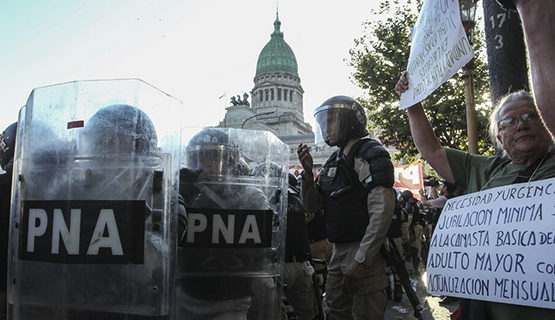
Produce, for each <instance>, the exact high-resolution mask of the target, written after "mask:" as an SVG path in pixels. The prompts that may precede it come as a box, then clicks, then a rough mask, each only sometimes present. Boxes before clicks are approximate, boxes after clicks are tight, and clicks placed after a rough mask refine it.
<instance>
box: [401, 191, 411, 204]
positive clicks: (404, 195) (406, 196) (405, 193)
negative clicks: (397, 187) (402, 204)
mask: <svg viewBox="0 0 555 320" xmlns="http://www.w3.org/2000/svg"><path fill="white" fill-rule="evenodd" d="M401 197H402V198H403V200H405V201H408V202H411V201H414V196H413V195H412V192H411V191H410V190H405V191H403V192H401Z"/></svg>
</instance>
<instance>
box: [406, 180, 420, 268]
mask: <svg viewBox="0 0 555 320" xmlns="http://www.w3.org/2000/svg"><path fill="white" fill-rule="evenodd" d="M401 197H402V198H403V201H404V207H405V211H406V212H407V215H408V221H409V235H410V240H409V243H408V248H409V252H408V253H409V254H410V257H411V261H412V266H413V270H414V273H415V274H414V276H415V277H416V278H418V277H419V276H420V262H421V261H422V259H421V254H422V224H423V216H422V214H421V213H420V208H418V204H417V203H416V199H415V198H414V196H413V194H412V192H411V191H410V190H405V191H403V192H401Z"/></svg>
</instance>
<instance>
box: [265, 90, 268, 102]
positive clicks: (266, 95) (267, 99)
mask: <svg viewBox="0 0 555 320" xmlns="http://www.w3.org/2000/svg"><path fill="white" fill-rule="evenodd" d="M265 91H266V101H268V89H266V90H265Z"/></svg>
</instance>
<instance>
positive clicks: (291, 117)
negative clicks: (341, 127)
mask: <svg viewBox="0 0 555 320" xmlns="http://www.w3.org/2000/svg"><path fill="white" fill-rule="evenodd" d="M303 94H304V90H303V88H302V86H301V78H300V77H299V73H298V65H297V59H296V58H295V54H294V53H293V50H292V49H291V47H290V46H289V45H288V44H287V42H285V40H284V37H283V32H281V21H279V15H278V14H277V13H276V20H275V21H274V32H273V33H272V34H271V38H270V41H269V42H268V43H267V44H266V45H265V46H264V48H263V49H262V51H261V52H260V55H259V56H258V61H257V63H256V74H255V76H254V88H253V89H252V90H251V92H250V98H251V99H250V100H251V102H249V101H248V98H249V97H248V96H247V94H246V93H245V94H244V96H243V99H241V97H240V96H237V98H235V97H232V99H231V104H232V105H231V106H229V107H227V108H226V115H225V118H224V120H223V121H221V122H220V125H219V126H220V127H230V128H244V129H253V130H266V131H271V132H272V133H274V134H275V135H276V136H277V137H279V138H280V139H281V140H282V141H283V142H285V143H286V144H288V145H289V147H290V153H291V157H290V163H291V164H292V165H293V166H294V165H295V164H298V163H299V161H298V158H297V152H296V150H297V146H298V145H299V144H300V143H305V144H307V145H309V146H312V147H311V151H312V154H313V157H314V163H315V168H316V167H318V164H322V163H323V162H325V160H326V159H327V157H328V156H329V154H330V153H331V152H332V151H331V149H330V148H329V147H327V146H326V147H325V148H316V147H314V133H313V131H312V127H311V126H310V124H308V123H306V122H304V114H303ZM299 167H300V166H299Z"/></svg>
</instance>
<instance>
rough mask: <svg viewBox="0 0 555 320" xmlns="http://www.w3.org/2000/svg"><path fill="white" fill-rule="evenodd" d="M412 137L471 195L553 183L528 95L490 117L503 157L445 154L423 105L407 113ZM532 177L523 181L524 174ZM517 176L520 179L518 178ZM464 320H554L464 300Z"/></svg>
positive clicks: (400, 88)
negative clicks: (519, 184) (533, 183)
mask: <svg viewBox="0 0 555 320" xmlns="http://www.w3.org/2000/svg"><path fill="white" fill-rule="evenodd" d="M408 86H409V83H408V79H407V74H406V72H403V74H402V75H401V78H400V80H399V82H398V83H397V85H396V87H395V91H396V92H397V94H399V95H401V94H402V93H403V92H405V91H407V90H408ZM407 114H408V117H409V122H410V127H411V133H412V136H413V139H414V143H415V144H416V146H417V148H418V150H419V151H420V154H421V155H422V157H423V158H424V159H426V160H427V161H428V162H429V163H430V165H431V166H432V167H433V168H434V169H435V170H436V172H437V173H438V174H439V175H440V176H442V177H443V178H444V179H445V180H447V181H448V182H451V183H454V184H456V185H458V186H460V187H462V188H463V189H466V190H467V191H468V192H469V193H471V192H477V191H481V190H485V189H490V188H494V187H500V186H504V185H509V184H512V183H516V182H525V181H535V180H542V179H547V178H552V177H555V161H553V160H555V157H553V156H552V154H551V153H550V149H551V146H552V145H553V140H552V138H551V135H550V134H549V132H548V131H547V129H546V128H545V126H544V124H543V122H542V121H541V119H540V116H539V115H538V113H537V110H536V105H535V103H534V99H533V98H532V96H531V95H530V94H529V93H527V92H525V91H518V92H514V93H510V94H508V95H507V96H505V97H504V98H502V99H501V100H500V102H499V103H498V105H497V106H495V108H494V110H493V111H492V114H491V116H490V134H491V135H492V138H493V139H494V141H495V143H496V144H497V145H498V146H499V147H500V148H502V149H503V154H502V155H500V156H492V157H488V156H482V155H475V154H469V153H466V152H463V151H460V150H455V149H448V148H444V147H442V146H441V145H440V143H439V141H438V140H437V137H436V136H435V134H434V132H433V130H432V127H431V125H430V122H429V121H428V118H427V117H426V114H425V113H424V109H423V107H422V104H421V103H417V104H415V105H414V106H412V107H410V108H408V109H407ZM523 171H525V172H528V173H529V175H528V176H526V177H524V178H523V177H522V172H523ZM519 173H521V175H520V176H521V177H520V178H518V179H519V180H517V176H519ZM459 319H460V320H464V319H473V320H481V319H555V310H549V309H542V308H534V307H528V306H518V305H510V304H502V303H496V302H486V301H477V300H464V301H462V300H461V317H460V318H459Z"/></svg>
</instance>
